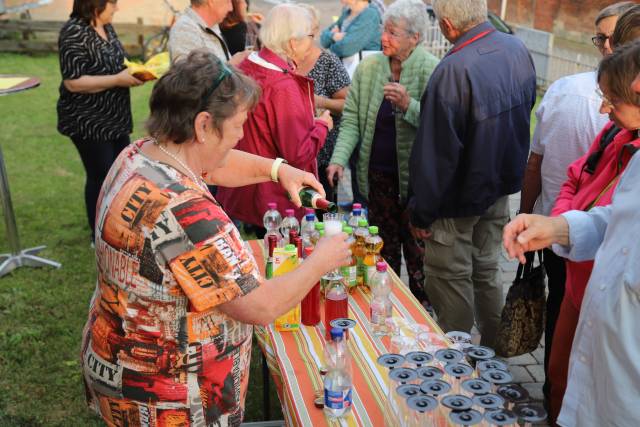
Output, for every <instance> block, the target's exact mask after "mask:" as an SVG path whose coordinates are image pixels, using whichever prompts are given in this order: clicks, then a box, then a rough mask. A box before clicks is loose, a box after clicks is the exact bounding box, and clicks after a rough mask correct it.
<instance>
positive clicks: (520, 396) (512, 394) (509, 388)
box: [496, 384, 529, 403]
mask: <svg viewBox="0 0 640 427" xmlns="http://www.w3.org/2000/svg"><path fill="white" fill-rule="evenodd" d="M496 393H497V394H498V395H500V396H502V397H503V398H504V399H505V400H506V401H508V402H512V403H523V402H526V401H527V400H529V392H528V391H527V390H526V389H525V388H523V387H522V386H520V385H518V384H505V385H501V386H500V387H498V388H497V389H496Z"/></svg>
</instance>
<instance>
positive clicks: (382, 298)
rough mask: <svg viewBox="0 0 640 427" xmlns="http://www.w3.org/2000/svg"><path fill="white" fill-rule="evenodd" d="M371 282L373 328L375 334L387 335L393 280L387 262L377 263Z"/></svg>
mask: <svg viewBox="0 0 640 427" xmlns="http://www.w3.org/2000/svg"><path fill="white" fill-rule="evenodd" d="M370 282H371V294H372V295H373V296H372V298H371V303H370V312H371V329H372V330H373V334H374V335H386V334H387V332H388V331H387V319H388V318H390V317H391V299H390V295H391V281H390V280H389V274H388V273H387V264H386V263H384V262H378V263H377V264H376V272H375V273H374V274H373V276H372V277H371V281H370Z"/></svg>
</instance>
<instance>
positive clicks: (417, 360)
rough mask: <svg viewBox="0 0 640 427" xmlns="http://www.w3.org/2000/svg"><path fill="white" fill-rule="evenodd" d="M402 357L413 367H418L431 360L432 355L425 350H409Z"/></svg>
mask: <svg viewBox="0 0 640 427" xmlns="http://www.w3.org/2000/svg"><path fill="white" fill-rule="evenodd" d="M404 357H405V361H406V363H407V364H408V365H409V366H410V367H415V368H420V367H422V366H424V365H426V364H428V363H429V362H431V361H432V360H433V356H432V355H431V354H429V353H427V352H426V351H410V352H409V353H407V354H405V356H404Z"/></svg>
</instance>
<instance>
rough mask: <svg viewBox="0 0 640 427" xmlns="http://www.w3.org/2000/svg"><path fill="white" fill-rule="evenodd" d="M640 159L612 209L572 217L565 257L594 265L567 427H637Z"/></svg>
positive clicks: (572, 369)
mask: <svg viewBox="0 0 640 427" xmlns="http://www.w3.org/2000/svg"><path fill="white" fill-rule="evenodd" d="M638 183H640V155H637V154H636V155H634V156H633V158H632V159H631V162H630V163H629V165H628V166H627V169H626V170H625V172H624V173H623V175H622V177H621V179H620V183H619V185H618V187H617V188H616V191H615V193H614V196H613V202H612V204H611V205H609V206H603V207H596V208H593V209H591V210H590V211H588V212H582V211H569V212H567V213H564V214H563V216H564V217H565V218H566V219H567V221H568V223H569V241H570V242H571V243H570V247H569V248H563V247H561V246H558V245H554V251H555V252H556V253H558V255H560V256H564V257H568V258H570V259H572V260H574V261H583V260H588V259H593V258H594V256H595V264H594V267H593V272H592V273H591V278H590V279H589V283H588V285H587V290H586V293H585V295H584V299H583V301H582V308H581V309H580V320H579V321H578V327H577V329H576V334H575V338H574V340H573V347H572V348H571V357H570V361H569V375H568V378H567V390H566V392H565V395H564V400H563V401H562V410H561V412H560V416H559V417H558V424H559V425H561V426H564V427H608V426H615V427H627V426H628V427H637V426H640V322H639V321H640V244H638V239H639V238H640V185H638Z"/></svg>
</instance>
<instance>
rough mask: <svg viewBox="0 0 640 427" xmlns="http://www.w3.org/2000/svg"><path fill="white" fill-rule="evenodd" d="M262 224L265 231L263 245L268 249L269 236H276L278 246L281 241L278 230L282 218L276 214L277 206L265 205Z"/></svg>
mask: <svg viewBox="0 0 640 427" xmlns="http://www.w3.org/2000/svg"><path fill="white" fill-rule="evenodd" d="M262 223H263V224H264V228H266V229H267V232H266V234H265V235H264V245H265V247H267V248H268V247H269V236H276V237H277V238H278V244H280V242H281V241H282V234H280V231H279V228H280V225H281V224H282V216H281V215H280V212H278V204H277V203H275V202H269V203H267V211H266V212H265V213H264V216H263V217H262Z"/></svg>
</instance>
